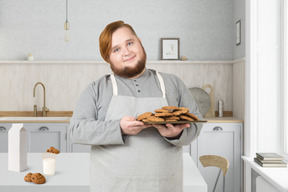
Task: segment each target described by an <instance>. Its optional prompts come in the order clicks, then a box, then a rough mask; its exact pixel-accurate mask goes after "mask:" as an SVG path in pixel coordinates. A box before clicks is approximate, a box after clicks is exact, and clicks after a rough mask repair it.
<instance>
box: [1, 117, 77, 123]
mask: <svg viewBox="0 0 288 192" xmlns="http://www.w3.org/2000/svg"><path fill="white" fill-rule="evenodd" d="M70 118H71V117H0V123H69V122H70Z"/></svg>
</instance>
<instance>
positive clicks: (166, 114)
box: [154, 113, 173, 117]
mask: <svg viewBox="0 0 288 192" xmlns="http://www.w3.org/2000/svg"><path fill="white" fill-rule="evenodd" d="M154 115H155V117H171V116H173V113H155V114H154Z"/></svg>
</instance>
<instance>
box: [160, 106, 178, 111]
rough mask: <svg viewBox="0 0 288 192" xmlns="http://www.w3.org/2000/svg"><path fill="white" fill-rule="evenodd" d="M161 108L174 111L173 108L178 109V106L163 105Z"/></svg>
mask: <svg viewBox="0 0 288 192" xmlns="http://www.w3.org/2000/svg"><path fill="white" fill-rule="evenodd" d="M162 109H166V110H169V111H174V110H176V109H178V107H176V106H164V107H162Z"/></svg>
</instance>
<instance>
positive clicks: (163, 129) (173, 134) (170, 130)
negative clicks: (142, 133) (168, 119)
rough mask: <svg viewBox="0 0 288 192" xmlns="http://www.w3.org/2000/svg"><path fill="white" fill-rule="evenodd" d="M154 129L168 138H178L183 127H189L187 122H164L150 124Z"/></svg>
mask: <svg viewBox="0 0 288 192" xmlns="http://www.w3.org/2000/svg"><path fill="white" fill-rule="evenodd" d="M152 126H153V127H155V128H156V129H158V131H159V133H160V134H161V135H162V136H163V137H167V138H168V139H179V137H180V135H181V133H182V131H183V129H185V128H187V127H190V124H189V123H186V124H178V125H172V124H166V125H152Z"/></svg>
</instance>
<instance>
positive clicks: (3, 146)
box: [0, 123, 69, 153]
mask: <svg viewBox="0 0 288 192" xmlns="http://www.w3.org/2000/svg"><path fill="white" fill-rule="evenodd" d="M23 125H24V127H25V128H26V130H27V140H28V144H27V152H30V153H41V152H45V151H46V150H47V149H48V148H50V147H51V146H53V147H55V148H57V149H59V150H60V151H61V152H67V142H66V140H67V128H68V125H69V124H68V123H23ZM11 126H12V123H0V152H2V153H3V152H5V153H7V152H8V131H9V129H10V128H11Z"/></svg>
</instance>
